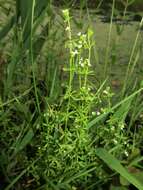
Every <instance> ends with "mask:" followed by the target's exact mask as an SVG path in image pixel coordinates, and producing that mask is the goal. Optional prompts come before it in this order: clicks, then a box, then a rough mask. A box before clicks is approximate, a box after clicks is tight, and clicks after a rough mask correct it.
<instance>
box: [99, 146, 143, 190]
mask: <svg viewBox="0 0 143 190" xmlns="http://www.w3.org/2000/svg"><path fill="white" fill-rule="evenodd" d="M96 155H97V156H98V157H99V158H100V159H101V160H103V161H104V162H105V163H106V164H107V165H108V166H109V167H110V168H111V169H113V170H115V171H116V172H117V173H119V174H120V175H121V176H122V177H124V178H125V179H126V180H128V181H129V182H130V183H131V184H132V185H134V186H135V187H136V188H138V189H139V190H143V183H141V182H140V181H139V180H138V179H136V178H135V177H134V176H133V175H132V174H130V173H129V172H128V171H127V169H126V168H125V167H123V166H122V165H121V163H120V161H119V160H117V159H116V158H115V157H114V156H113V155H111V154H110V153H108V152H107V151H106V150H105V149H103V148H98V149H97V150H96Z"/></svg>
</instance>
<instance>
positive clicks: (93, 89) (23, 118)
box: [0, 0, 143, 190]
mask: <svg viewBox="0 0 143 190" xmlns="http://www.w3.org/2000/svg"><path fill="white" fill-rule="evenodd" d="M3 3H4V1H3ZM53 3H54V2H52V1H50V0H49V1H47V0H42V1H41V0H32V1H29V0H25V1H23V0H17V1H16V2H15V4H11V5H12V12H10V16H8V21H7V22H5V20H4V21H2V22H3V24H2V27H1V30H0V40H1V42H2V43H1V46H0V48H1V52H2V55H0V79H1V83H0V85H1V86H0V128H1V134H0V148H1V150H2V151H1V153H0V172H1V174H2V177H3V178H4V180H3V183H2V184H0V185H2V189H6V190H9V189H16V190H19V189H43V190H44V189H51V190H57V189H58V190H64V189H65V190H68V189H69V190H78V189H86V190H93V189H104V188H105V186H106V187H107V186H108V188H109V189H124V190H126V189H127V188H126V187H127V186H128V185H129V183H131V184H133V185H134V186H136V187H138V188H139V189H142V187H141V186H142V185H141V183H140V182H139V180H137V179H136V178H138V176H139V175H140V177H141V180H142V168H143V166H142V159H143V158H142V155H141V148H142V135H143V129H142V128H141V127H139V126H138V125H137V124H136V122H137V121H138V120H139V125H142V124H143V117H142V111H143V109H142V90H143V89H142V85H141V82H140V84H138V82H136V83H134V81H133V80H132V74H134V72H135V67H136V66H137V65H138V61H139V58H140V56H141V53H142V46H141V45H139V44H138V41H139V39H140V34H141V31H140V30H138V31H137V36H136V39H135V42H134V45H133V48H132V52H131V56H130V58H129V63H128V68H127V71H126V76H125V78H124V84H123V88H122V89H118V90H119V91H121V93H118V96H117V95H116V91H113V89H112V85H111V84H110V76H108V75H109V72H110V69H111V67H112V63H114V64H117V63H118V62H117V61H118V59H117V58H118V56H117V54H118V51H117V49H116V48H117V47H116V46H117V45H118V42H119V41H118V40H119V39H120V38H121V37H122V34H123V32H124V27H122V26H116V31H117V41H116V42H115V43H114V44H112V32H113V31H112V30H113V28H114V22H113V20H114V15H115V14H114V13H115V11H116V7H115V1H113V5H112V16H111V19H110V26H109V33H108V40H107V46H106V50H105V52H103V53H101V54H102V55H101V56H102V59H101V60H102V64H101V67H102V70H101V73H100V75H102V77H100V76H99V74H95V70H97V69H98V68H99V67H98V66H99V65H100V63H98V64H96V63H94V62H95V60H96V61H97V62H98V61H99V57H100V53H99V52H98V47H97V42H96V39H95V36H94V29H93V26H92V24H91V17H90V11H89V9H88V2H86V1H80V4H79V8H80V9H79V10H78V11H79V12H80V16H79V17H80V21H79V19H78V18H75V16H74V15H73V13H72V9H71V7H70V9H64V10H63V11H61V10H60V8H58V7H55V6H54V4H53ZM63 3H64V6H65V7H67V6H71V5H72V3H73V4H74V3H75V2H73V1H64V2H63ZM98 3H99V4H98V5H97V7H98V8H99V7H100V5H101V4H102V1H101V2H98ZM130 3H133V1H130ZM9 4H10V2H9ZM73 7H74V5H73ZM127 7H128V5H127V4H126V5H125V10H124V15H123V17H122V19H123V20H124V19H126V11H127V10H126V8H127ZM4 8H5V4H4V5H3V10H5V12H4V14H6V12H7V11H6V10H7V9H6V8H5V9H4ZM13 10H14V11H13ZM85 10H86V11H87V17H88V19H87V17H86V20H87V22H88V26H86V27H85V25H87V23H85V24H84V22H83V21H82V17H83V15H82V14H83V13H84V14H85V12H84V11H85ZM82 11H83V12H82ZM96 11H98V10H96ZM116 14H117V15H116V16H118V14H119V12H118V11H117V12H116ZM73 17H74V18H73ZM83 18H84V17H83ZM0 22H1V21H0ZM142 22H143V21H141V23H140V29H141V26H142ZM80 23H81V24H80ZM75 25H76V27H77V26H79V25H80V30H81V31H78V30H77V29H75ZM84 27H85V28H86V29H84ZM78 29H79V28H78ZM112 45H114V47H112ZM2 49H3V50H2ZM104 53H105V54H104ZM93 54H94V55H93ZM103 60H104V61H103ZM5 62H6V63H5ZM103 62H105V65H104V63H103ZM116 62H117V63H116ZM4 63H5V64H4ZM94 64H95V65H94ZM1 65H2V67H1ZM94 68H95V70H94ZM103 68H104V69H103ZM96 73H98V72H96ZM1 76H2V77H1ZM101 78H102V79H103V80H101ZM133 84H134V85H133ZM130 86H132V88H131V90H128V89H129V87H130ZM128 117H129V119H128ZM99 147H102V148H99ZM108 152H110V153H108ZM111 154H112V155H111ZM114 156H115V157H116V158H117V159H118V160H117V159H116V158H115V157H114ZM120 162H122V163H124V165H125V167H123V166H122V165H121V164H120ZM105 164H107V165H108V166H109V167H107V166H106V165H105ZM109 168H111V169H113V170H115V171H116V172H114V171H112V170H111V169H109ZM125 168H128V170H129V171H127V170H126V169H125ZM130 170H133V171H136V172H135V174H133V173H132V172H131V171H130ZM118 174H120V176H119V175H118ZM121 176H123V178H121ZM116 179H117V180H118V183H117V185H115V183H114V181H116ZM123 186H124V187H123Z"/></svg>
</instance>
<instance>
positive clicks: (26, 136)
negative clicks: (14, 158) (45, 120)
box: [16, 129, 34, 153]
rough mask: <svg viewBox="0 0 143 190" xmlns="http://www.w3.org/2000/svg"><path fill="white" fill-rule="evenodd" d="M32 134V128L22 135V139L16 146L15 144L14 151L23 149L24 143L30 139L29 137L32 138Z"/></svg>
mask: <svg viewBox="0 0 143 190" xmlns="http://www.w3.org/2000/svg"><path fill="white" fill-rule="evenodd" d="M33 136H34V133H33V130H32V129H29V131H28V132H27V133H26V135H25V136H24V137H23V139H22V140H21V142H20V143H18V144H17V146H16V153H18V152H19V151H21V150H22V149H24V148H25V147H26V145H27V144H28V143H29V142H30V141H31V139H32V138H33Z"/></svg>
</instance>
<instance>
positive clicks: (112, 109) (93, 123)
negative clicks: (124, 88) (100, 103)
mask: <svg viewBox="0 0 143 190" xmlns="http://www.w3.org/2000/svg"><path fill="white" fill-rule="evenodd" d="M142 90H143V88H140V89H139V90H137V91H135V92H134V93H133V94H131V95H130V96H128V97H126V98H125V99H123V100H121V101H120V102H119V103H117V104H116V105H115V106H113V107H112V108H110V109H109V110H108V111H107V112H106V113H103V114H101V115H99V116H98V117H96V118H94V119H93V120H91V121H90V122H89V124H88V128H90V127H92V126H94V125H95V124H96V123H98V122H99V121H101V120H102V119H104V118H105V117H106V116H107V115H108V114H109V113H111V112H112V111H114V110H115V109H116V108H118V107H119V106H121V105H122V104H124V103H125V102H127V101H129V100H130V99H132V98H133V97H134V96H136V95H137V94H139V93H140V92H141V91H142Z"/></svg>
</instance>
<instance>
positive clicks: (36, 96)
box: [30, 0, 40, 113]
mask: <svg viewBox="0 0 143 190" xmlns="http://www.w3.org/2000/svg"><path fill="white" fill-rule="evenodd" d="M34 8H35V0H33V1H32V11H31V31H30V60H31V64H32V76H33V84H34V91H35V98H36V105H37V109H38V112H39V113H40V104H39V98H38V92H37V87H36V76H35V67H34V58H33V40H32V38H33V22H34Z"/></svg>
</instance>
